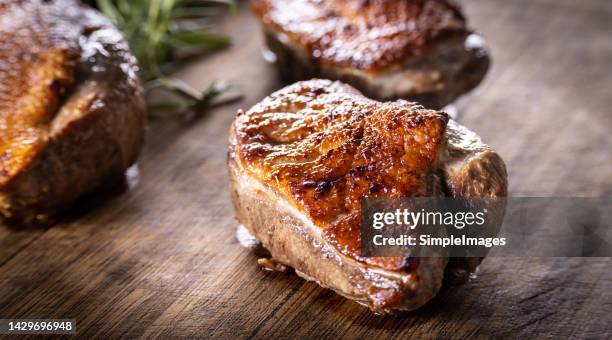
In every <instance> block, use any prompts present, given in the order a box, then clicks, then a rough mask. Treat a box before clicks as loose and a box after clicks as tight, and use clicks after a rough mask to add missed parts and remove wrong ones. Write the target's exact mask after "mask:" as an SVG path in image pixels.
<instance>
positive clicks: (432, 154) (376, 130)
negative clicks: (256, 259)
mask: <svg viewBox="0 0 612 340" xmlns="http://www.w3.org/2000/svg"><path fill="white" fill-rule="evenodd" d="M447 121H448V118H447V116H446V115H445V114H444V113H441V112H436V111H432V110H425V109H423V108H422V107H419V106H413V105H411V104H408V103H407V102H396V103H380V102H376V101H372V100H369V99H367V98H365V97H363V96H362V95H361V94H359V93H358V92H356V90H354V89H352V88H350V87H348V86H346V85H342V84H340V83H333V82H331V81H327V80H312V81H307V82H300V83H297V84H294V85H292V86H289V87H286V88H285V89H283V90H280V91H278V92H276V93H274V94H272V95H270V96H269V97H268V98H266V99H264V100H263V101H262V102H261V103H260V104H258V105H256V106H255V107H253V108H252V109H251V110H249V111H248V112H246V113H240V114H239V116H238V117H237V119H236V121H235V124H234V126H235V128H234V129H235V130H234V134H235V138H236V154H237V161H238V162H240V163H241V165H242V167H243V168H244V169H246V170H247V171H248V172H250V173H251V175H252V176H254V177H255V178H257V179H258V180H259V181H261V182H262V183H264V184H266V185H268V186H270V187H273V188H274V190H276V191H278V192H279V193H280V194H281V195H283V196H284V197H285V198H287V199H288V200H289V201H291V202H292V203H293V204H294V205H295V206H297V207H298V208H299V209H301V210H303V211H304V212H305V213H306V214H307V215H308V216H309V217H310V218H311V219H312V220H313V221H314V223H315V224H316V225H317V226H319V227H321V228H324V229H325V230H324V238H325V239H326V240H327V241H328V242H330V243H331V244H333V245H334V246H335V247H336V248H337V249H338V250H340V251H341V252H342V253H344V254H345V255H348V256H351V257H353V258H359V256H360V254H359V252H360V238H359V237H360V232H359V212H360V206H361V204H360V200H361V199H362V198H363V197H377V196H384V197H406V196H409V197H418V196H428V195H432V194H433V192H432V190H433V188H432V187H431V182H432V181H431V178H430V176H432V174H433V171H435V170H436V161H437V158H438V151H439V148H440V146H441V145H443V142H444V135H445V129H446V124H447ZM363 260H364V261H366V262H368V263H372V264H378V265H380V266H387V265H388V266H390V267H392V268H397V267H398V266H399V265H400V264H401V265H403V264H402V263H399V262H401V261H403V260H402V259H393V260H383V259H363Z"/></svg>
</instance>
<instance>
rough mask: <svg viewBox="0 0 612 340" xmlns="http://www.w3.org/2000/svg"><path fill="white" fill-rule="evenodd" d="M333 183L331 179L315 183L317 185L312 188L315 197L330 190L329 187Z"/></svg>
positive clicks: (330, 187) (331, 186)
mask: <svg viewBox="0 0 612 340" xmlns="http://www.w3.org/2000/svg"><path fill="white" fill-rule="evenodd" d="M334 184H335V183H334V181H333V180H322V181H320V182H319V183H317V187H316V188H315V190H314V195H315V198H320V197H321V196H323V195H324V194H327V193H328V192H330V191H331V189H332V188H333V187H334Z"/></svg>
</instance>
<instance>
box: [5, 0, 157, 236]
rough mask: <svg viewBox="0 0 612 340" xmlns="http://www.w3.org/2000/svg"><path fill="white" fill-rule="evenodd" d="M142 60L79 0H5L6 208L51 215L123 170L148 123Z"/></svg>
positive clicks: (34, 218)
mask: <svg viewBox="0 0 612 340" xmlns="http://www.w3.org/2000/svg"><path fill="white" fill-rule="evenodd" d="M137 71H138V68H137V64H136V60H135V59H134V57H133V56H132V55H131V54H130V52H129V50H128V46H127V44H126V42H125V41H124V40H123V38H122V36H121V34H120V33H119V31H118V30H117V29H116V28H115V27H114V26H113V25H112V24H111V22H110V21H109V20H108V19H106V18H105V17H104V16H103V15H102V14H100V13H98V12H96V11H94V10H93V9H90V8H88V7H85V6H84V5H82V4H81V3H80V2H78V1H76V0H50V1H43V0H4V1H2V2H0V154H1V157H0V213H1V215H2V216H3V217H4V218H5V219H7V220H10V221H12V222H15V223H18V224H36V223H47V222H48V221H49V220H50V217H52V216H53V215H54V214H56V213H57V212H58V211H59V210H61V209H63V208H65V207H66V206H67V205H69V204H70V203H71V202H73V201H74V200H75V199H77V198H78V197H79V196H81V195H82V194H84V193H87V192H90V191H92V190H93V189H95V188H97V187H100V186H101V185H105V184H108V181H110V180H112V179H116V178H117V177H119V176H122V175H123V173H124V172H125V170H126V169H127V168H128V167H129V166H130V165H131V164H133V163H134V162H135V160H136V157H137V155H138V153H139V151H140V149H141V147H142V144H143V139H144V132H145V123H146V115H145V107H144V101H143V95H142V89H141V84H140V82H139V80H138V77H137Z"/></svg>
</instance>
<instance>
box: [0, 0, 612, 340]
mask: <svg viewBox="0 0 612 340" xmlns="http://www.w3.org/2000/svg"><path fill="white" fill-rule="evenodd" d="M465 5H466V8H467V12H468V15H469V18H470V19H471V23H472V25H473V26H474V27H477V28H478V30H479V31H481V32H482V33H483V34H484V35H485V36H486V38H487V40H488V42H489V43H490V47H491V50H492V53H493V58H494V66H493V69H492V70H491V72H490V74H489V76H488V77H487V79H486V81H485V82H484V83H483V84H482V86H480V87H479V88H478V89H477V90H476V91H475V92H473V93H472V94H471V95H469V96H467V97H464V98H462V99H461V100H460V101H459V102H458V104H457V105H458V107H459V109H460V111H461V112H462V117H461V121H462V123H464V124H465V125H467V126H469V127H471V128H472V129H473V130H475V131H477V132H478V133H479V134H480V135H481V136H482V137H483V139H484V140H485V141H486V142H488V143H489V144H491V145H492V146H494V147H495V148H496V149H497V150H498V151H499V152H500V153H501V155H502V156H503V157H504V159H505V160H506V162H507V165H508V169H509V178H510V189H511V194H512V195H515V196H602V195H612V110H611V106H612V75H611V71H612V2H610V1H606V0H601V1H574V0H563V1H558V0H539V1H529V0H522V1H503V0H498V1H491V0H478V1H469V2H466V3H465ZM224 28H225V30H226V31H227V32H229V33H230V34H232V36H233V37H234V46H233V47H232V48H231V49H230V50H228V51H226V52H222V53H219V54H216V55H213V56H211V57H206V58H203V59H202V60H198V61H196V62H194V63H192V64H191V65H189V66H188V67H187V68H186V69H184V70H183V71H182V72H179V74H178V75H179V76H180V77H182V78H183V79H185V80H186V81H188V82H189V83H191V84H192V85H194V86H197V87H200V88H204V87H205V86H206V85H208V84H209V82H210V81H211V80H213V79H229V80H231V81H232V82H233V83H234V84H237V86H238V88H239V89H240V91H242V92H243V93H244V94H245V96H246V97H245V99H244V100H243V101H241V102H239V103H236V104H233V105H230V106H226V107H223V108H219V109H216V110H214V111H212V112H210V113H209V114H208V115H207V116H205V117H202V118H200V119H197V120H180V121H177V120H174V121H164V122H153V123H152V124H151V127H150V129H149V134H148V143H147V146H146V150H145V151H144V154H143V155H142V157H141V160H140V176H139V182H138V184H137V185H136V186H135V187H133V188H132V189H130V190H128V191H127V192H125V193H123V194H120V195H114V196H112V197H110V198H109V199H105V200H101V202H98V204H97V205H95V206H90V207H89V208H86V209H81V210H82V211H78V212H75V213H73V214H71V216H70V217H67V218H66V220H65V221H64V222H62V223H60V224H58V225H56V226H55V227H53V228H49V229H45V230H41V229H38V230H21V231H19V230H13V229H10V228H7V227H5V226H0V317H1V318H26V317H27V318H76V319H77V323H78V326H77V327H78V334H79V335H80V336H82V337H83V338H89V337H100V338H108V337H111V338H115V337H138V336H143V337H161V338H166V337H189V338H207V337H212V338H234V337H238V338H243V337H256V338H259V337H282V336H290V337H295V338H298V337H304V336H308V337H315V338H319V337H330V338H336V337H347V338H369V337H381V338H390V337H396V336H399V337H405V338H408V337H418V338H430V337H445V338H446V337H466V336H470V337H471V336H476V337H497V336H505V337H520V338H522V337H529V338H532V337H546V336H550V337H554V338H556V337H573V338H604V337H608V338H609V337H610V336H611V334H612V333H611V332H612V261H611V260H610V258H552V259H551V258H547V259H534V258H512V259H507V258H506V259H503V258H491V259H487V260H485V261H484V263H483V265H482V266H481V268H480V274H479V277H478V278H477V279H476V280H475V281H474V282H472V283H471V284H468V285H463V286H460V287H457V288H454V289H451V290H446V291H444V292H442V293H441V294H440V296H439V297H438V298H436V299H435V300H433V301H432V302H431V303H430V304H428V305H427V306H425V307H424V308H422V309H421V310H418V311H416V312H413V313H410V314H408V315H405V316H403V317H400V318H398V317H394V316H377V315H374V314H372V313H370V312H369V311H368V310H367V309H365V308H363V307H361V306H359V305H357V304H355V303H353V302H351V301H348V300H346V299H344V298H342V297H340V296H338V295H336V294H334V293H333V292H331V291H329V290H325V289H321V288H319V287H318V286H317V285H316V284H313V283H308V282H306V281H304V280H302V279H300V278H298V277H297V276H295V275H292V274H271V273H266V272H262V271H261V270H260V269H259V268H258V267H257V265H256V256H255V255H253V254H251V253H250V252H249V251H247V250H245V249H243V248H241V247H240V246H239V245H238V243H237V241H236V240H235V238H234V230H235V227H236V225H237V223H236V221H235V220H234V218H233V215H232V206H231V204H230V199H229V190H228V180H227V175H226V166H225V162H226V136H227V131H228V128H229V125H230V122H231V121H232V119H233V115H234V112H235V111H236V110H237V109H238V108H248V107H249V106H250V105H252V104H253V103H255V102H257V101H258V100H260V99H261V98H263V97H264V96H265V95H267V94H268V93H270V92H271V91H272V90H274V89H277V88H279V87H280V84H279V83H278V82H277V81H276V79H275V77H274V76H273V72H272V71H273V70H272V69H271V67H270V66H268V65H266V63H265V62H264V61H263V60H262V58H261V56H260V49H261V45H262V42H261V37H260V34H259V31H258V27H257V25H256V23H255V21H254V20H253V18H252V17H251V16H250V15H249V14H248V13H247V12H246V11H244V10H242V11H240V12H239V13H238V14H237V15H235V16H234V17H232V18H230V19H229V20H228V21H227V22H225V23H224ZM77 210H78V209H77Z"/></svg>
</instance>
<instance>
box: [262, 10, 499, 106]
mask: <svg viewBox="0 0 612 340" xmlns="http://www.w3.org/2000/svg"><path fill="white" fill-rule="evenodd" d="M252 8H253V11H254V12H255V14H256V15H257V17H258V18H259V19H260V21H261V23H262V25H263V28H264V33H265V36H266V40H267V44H268V47H269V49H270V50H271V52H272V53H273V54H274V55H275V56H276V63H277V64H278V66H279V68H280V71H281V76H282V77H283V78H284V79H285V80H286V81H290V82H291V81H297V80H306V79H311V78H326V79H336V80H342V81H344V82H347V83H349V84H351V85H353V86H354V87H356V88H358V89H359V90H360V91H362V92H363V93H364V94H365V95H367V96H368V97H370V98H374V99H378V100H383V101H385V100H395V99H408V100H411V101H417V102H419V103H420V104H422V105H425V106H426V107H428V108H429V107H431V108H441V107H443V106H444V105H446V104H448V103H450V102H452V101H453V100H455V99H456V98H457V97H458V96H460V95H461V94H464V93H466V92H468V91H470V90H472V89H473V88H474V87H476V86H477V85H478V84H479V83H480V82H481V80H482V79H483V78H484V76H485V74H486V72H487V70H488V67H489V57H488V52H487V49H486V46H485V44H484V40H483V39H482V38H481V37H480V36H478V35H476V34H474V33H472V32H471V31H470V30H468V29H467V27H466V21H465V18H464V17H463V15H462V14H461V12H460V10H459V8H458V7H457V6H456V5H454V4H453V3H451V2H450V1H447V0H371V1H363V0H253V1H252Z"/></svg>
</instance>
